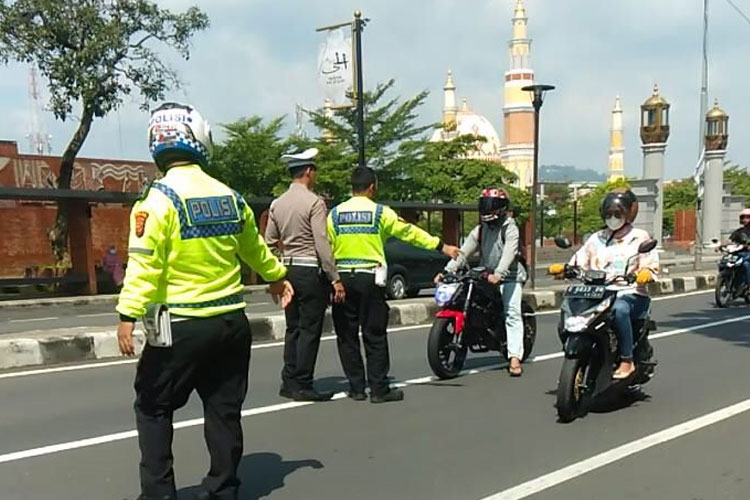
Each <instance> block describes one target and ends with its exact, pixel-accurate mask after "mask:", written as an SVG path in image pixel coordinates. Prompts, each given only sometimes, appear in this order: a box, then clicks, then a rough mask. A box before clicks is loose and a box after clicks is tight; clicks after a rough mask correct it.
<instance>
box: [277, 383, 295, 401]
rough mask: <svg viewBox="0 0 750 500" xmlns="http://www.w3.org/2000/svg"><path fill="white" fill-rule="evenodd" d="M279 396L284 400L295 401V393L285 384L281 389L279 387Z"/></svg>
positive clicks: (282, 384)
mask: <svg viewBox="0 0 750 500" xmlns="http://www.w3.org/2000/svg"><path fill="white" fill-rule="evenodd" d="M279 396H281V397H282V398H287V399H293V398H294V393H293V392H292V390H291V389H289V387H287V385H286V384H285V383H283V382H282V383H281V387H279Z"/></svg>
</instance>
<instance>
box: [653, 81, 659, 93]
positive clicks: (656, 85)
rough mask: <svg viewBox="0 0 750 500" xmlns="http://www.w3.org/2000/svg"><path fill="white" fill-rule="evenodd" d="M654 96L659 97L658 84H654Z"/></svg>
mask: <svg viewBox="0 0 750 500" xmlns="http://www.w3.org/2000/svg"><path fill="white" fill-rule="evenodd" d="M654 95H659V84H658V83H656V82H654Z"/></svg>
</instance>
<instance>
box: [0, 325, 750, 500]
mask: <svg viewBox="0 0 750 500" xmlns="http://www.w3.org/2000/svg"><path fill="white" fill-rule="evenodd" d="M744 320H750V314H748V315H745V316H739V317H737V318H730V319H725V320H721V321H712V322H710V323H703V324H701V325H696V326H693V327H689V328H680V329H678V330H672V331H668V332H664V333H662V334H660V336H659V337H658V338H665V337H671V336H674V335H679V334H683V333H688V332H691V331H696V330H703V329H705V328H711V327H714V326H719V325H724V324H728V323H737V322H739V321H744ZM414 328H421V326H420V325H414V326H412V327H402V328H401V329H414ZM654 338H657V336H654ZM563 355H564V354H563V353H562V352H554V353H549V354H543V355H540V356H535V357H532V358H531V359H529V360H528V361H527V362H528V363H539V362H542V361H548V360H551V359H556V358H560V357H562V356H563ZM507 365H508V364H507V363H501V364H500V365H495V364H493V365H491V366H485V367H481V368H475V369H473V370H467V371H464V372H463V375H464V376H468V375H476V374H478V373H483V372H487V371H491V370H497V369H503V368H505V367H507ZM438 380H439V379H438V378H437V377H434V376H432V375H428V376H425V377H419V378H414V379H410V380H405V381H403V382H398V383H395V384H393V385H394V386H395V387H408V386H411V385H421V384H427V383H429V382H435V381H438ZM345 397H346V393H345V392H339V393H337V394H336V395H335V396H334V398H333V399H334V400H338V399H343V398H345ZM744 403H746V404H747V405H748V406H747V408H745V409H744V410H741V411H735V412H734V413H732V414H731V415H735V414H737V413H741V412H742V411H746V410H747V409H750V399H749V400H747V401H745V402H744ZM313 404H316V403H311V402H303V401H300V402H294V401H292V402H288V403H281V404H275V405H269V406H261V407H257V408H248V409H246V410H242V416H243V417H252V416H256V415H263V414H267V413H276V412H280V411H286V410H291V409H294V408H301V407H303V406H310V405H313ZM323 404H325V403H323ZM729 408H733V407H729ZM726 410H727V409H725V410H724V411H726ZM711 415H713V414H711ZM731 415H729V416H731ZM708 416H710V415H707V417H708ZM729 416H726V417H723V418H720V419H718V420H715V422H718V421H720V420H723V419H724V418H728V417H729ZM714 418H715V417H714ZM696 420H699V419H696ZM690 422H693V421H690ZM690 422H686V423H685V424H681V425H680V426H675V428H678V429H683V427H682V426H685V425H688V424H690ZM715 422H710V423H707V424H703V425H701V427H705V426H707V425H711V423H715ZM198 425H203V418H194V419H190V420H183V421H180V422H176V423H174V424H173V426H174V428H175V429H184V428H187V427H195V426H198ZM699 428H700V427H697V428H696V429H693V430H697V429H699ZM663 432H666V431H663ZM687 432H692V430H691V431H687ZM687 432H683V434H686V433H687ZM657 434H659V433H657ZM137 435H138V434H137V432H136V431H135V430H130V431H125V432H117V433H114V434H105V435H103V436H97V437H94V438H87V439H81V440H78V441H71V442H68V443H60V444H54V445H49V446H42V447H40V448H32V449H29V450H22V451H16V452H12V453H6V454H4V455H0V464H2V463H6V462H13V461H17V460H23V459H26V458H32V457H38V456H42V455H50V454H52V453H58V452H61V451H67V450H75V449H78V448H87V447H90V446H96V445H99V444H104V443H109V442H113V441H121V440H123V439H129V438H133V437H136V436H137ZM680 435H681V434H680ZM652 436H654V435H652ZM652 436H647V437H646V438H643V439H648V438H649V437H652ZM674 437H679V435H677V436H674ZM674 437H672V438H669V439H674ZM669 439H667V440H669ZM637 442H638V441H635V442H634V443H637ZM659 442H664V440H663V441H659ZM659 442H655V443H654V444H650V445H649V446H647V447H650V446H654V445H655V444H659ZM631 444H632V443H631ZM626 446H627V445H626ZM641 449H645V448H641ZM637 451H640V449H639V450H637ZM637 451H633V452H630V453H628V454H633V453H637ZM597 456H599V455H597ZM625 456H628V455H622V457H620V458H623V457H625ZM617 460H619V458H617ZM584 462H585V461H584ZM607 463H610V462H606V463H604V462H602V465H606V464H607ZM602 465H599V466H597V467H601V466H602ZM571 467H574V466H571ZM594 468H596V467H594ZM566 469H567V468H566ZM574 470H578V469H575V468H574ZM589 470H593V468H592V469H589ZM583 473H584V472H581V473H580V474H583ZM580 474H578V475H580ZM543 477H546V476H543ZM572 477H575V476H571V478H572ZM540 479H541V478H540ZM559 482H562V481H558V483H553V484H551V486H552V485H554V484H559ZM524 484H526V483H524ZM521 486H523V485H521ZM548 487H550V486H545V488H548ZM543 489H544V488H543ZM508 491H510V490H508ZM537 491H541V490H537ZM499 494H504V492H501V493H499ZM529 494H531V493H529ZM526 496H528V495H526ZM505 498H506V497H488V498H487V499H483V500H500V499H505ZM507 498H508V499H510V498H524V497H523V496H521V497H507Z"/></svg>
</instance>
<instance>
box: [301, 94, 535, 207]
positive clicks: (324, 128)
mask: <svg viewBox="0 0 750 500" xmlns="http://www.w3.org/2000/svg"><path fill="white" fill-rule="evenodd" d="M393 85H394V81H393V80H390V81H388V82H387V83H384V84H380V85H378V86H377V87H376V89H375V91H373V92H365V93H364V107H365V150H366V151H365V153H366V158H367V164H368V166H370V167H372V168H374V169H375V170H376V171H377V172H378V179H379V192H380V195H379V196H380V198H381V199H385V200H392V201H436V202H440V201H443V202H450V203H474V202H476V199H477V196H478V195H479V189H480V188H481V187H482V186H488V185H506V186H507V185H509V184H512V183H514V182H515V180H516V178H515V176H514V175H513V174H512V173H510V172H508V171H507V170H505V169H504V168H502V166H501V165H499V164H496V163H490V162H487V161H483V160H476V159H471V158H469V157H468V156H469V153H470V152H471V151H473V150H474V149H475V148H476V147H477V144H478V143H481V142H483V141H485V140H486V139H485V138H483V137H474V136H471V135H467V136H462V137H458V138H456V139H454V140H452V141H449V142H430V141H429V137H428V136H427V134H428V133H429V132H432V131H433V130H435V128H437V127H438V126H440V125H438V124H434V123H432V124H428V125H419V124H417V109H418V108H419V107H420V106H421V105H422V104H423V103H424V100H425V99H426V98H427V96H428V92H426V91H423V92H420V93H418V94H417V95H416V96H414V97H413V98H411V99H407V100H404V101H401V100H400V99H399V98H393V99H390V100H387V101H386V102H385V104H381V101H382V100H383V99H384V98H385V97H386V94H387V92H388V91H389V90H391V89H392V87H393ZM311 116H312V122H313V124H314V125H315V126H316V127H317V128H318V129H319V130H320V132H321V137H320V138H318V139H317V140H315V141H312V142H308V143H307V145H310V144H315V146H316V147H318V148H319V149H320V151H321V153H320V156H319V158H320V161H319V162H318V163H319V164H320V165H321V169H319V172H318V179H319V180H318V184H319V188H320V189H321V192H323V193H325V194H327V195H328V196H329V197H330V198H331V199H333V200H334V201H340V200H341V199H342V198H343V197H345V196H346V195H347V194H348V192H349V174H350V172H351V169H352V167H353V166H355V165H356V163H357V134H356V111H355V110H349V109H345V110H338V111H336V112H335V114H334V116H333V117H328V116H326V115H325V114H324V113H323V111H322V110H319V111H317V112H314V113H312V115H311ZM510 190H511V191H512V193H511V196H512V197H513V199H514V201H515V202H518V205H519V206H521V207H523V208H524V209H525V207H527V205H528V203H527V202H528V197H527V196H526V193H525V192H522V191H520V190H515V189H513V188H510Z"/></svg>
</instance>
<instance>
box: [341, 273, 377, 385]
mask: <svg viewBox="0 0 750 500" xmlns="http://www.w3.org/2000/svg"><path fill="white" fill-rule="evenodd" d="M341 279H342V281H343V282H344V286H345V287H346V301H345V302H344V303H342V304H334V305H333V324H334V327H335V328H336V340H337V342H338V348H339V357H340V359H341V366H342V367H343V369H344V373H345V374H346V378H347V379H349V385H350V387H351V390H352V391H354V392H364V390H365V367H364V363H363V362H362V355H361V353H360V344H359V330H360V328H361V329H362V340H363V342H364V344H365V355H366V356H367V381H368V382H369V384H370V391H371V392H372V394H376V395H379V396H380V395H383V394H386V393H387V392H388V390H389V387H388V371H389V370H390V364H391V361H390V355H389V353H388V337H387V328H388V304H387V302H386V301H385V288H383V287H379V286H376V285H375V276H374V275H373V274H367V273H351V272H343V273H341Z"/></svg>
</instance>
